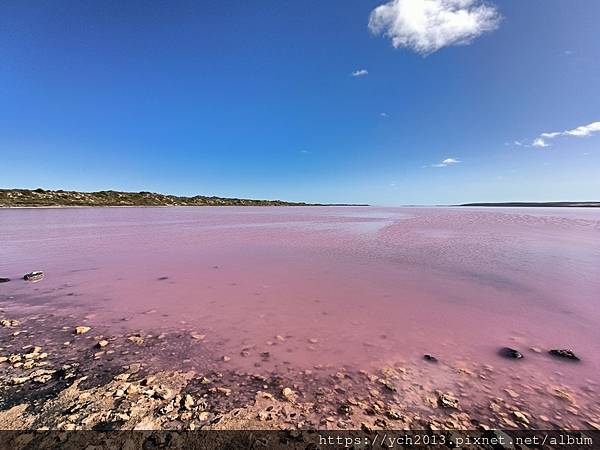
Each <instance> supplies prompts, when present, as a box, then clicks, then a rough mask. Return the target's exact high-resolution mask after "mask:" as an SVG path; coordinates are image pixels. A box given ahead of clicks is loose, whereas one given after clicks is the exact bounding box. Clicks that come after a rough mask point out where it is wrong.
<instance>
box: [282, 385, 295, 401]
mask: <svg viewBox="0 0 600 450" xmlns="http://www.w3.org/2000/svg"><path fill="white" fill-rule="evenodd" d="M281 395H283V396H284V397H285V399H286V400H288V401H291V400H292V399H293V398H294V391H292V390H291V389H290V388H289V387H286V388H283V390H282V391H281Z"/></svg>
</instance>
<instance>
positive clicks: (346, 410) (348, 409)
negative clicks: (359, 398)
mask: <svg viewBox="0 0 600 450" xmlns="http://www.w3.org/2000/svg"><path fill="white" fill-rule="evenodd" d="M338 413H340V414H343V415H350V414H352V406H350V405H349V404H348V403H342V404H341V405H340V406H339V407H338Z"/></svg>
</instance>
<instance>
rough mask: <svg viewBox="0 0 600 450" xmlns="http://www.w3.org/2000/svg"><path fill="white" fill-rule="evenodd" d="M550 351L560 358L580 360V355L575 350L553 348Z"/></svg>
mask: <svg viewBox="0 0 600 450" xmlns="http://www.w3.org/2000/svg"><path fill="white" fill-rule="evenodd" d="M548 353H550V354H551V355H552V356H556V357H558V358H567V359H572V360H573V361H579V357H578V356H577V355H576V354H575V353H573V350H569V349H560V350H556V349H553V350H550V351H549V352H548Z"/></svg>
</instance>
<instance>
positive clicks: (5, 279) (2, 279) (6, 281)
mask: <svg viewBox="0 0 600 450" xmlns="http://www.w3.org/2000/svg"><path fill="white" fill-rule="evenodd" d="M9 281H10V278H4V277H0V283H8V282H9Z"/></svg>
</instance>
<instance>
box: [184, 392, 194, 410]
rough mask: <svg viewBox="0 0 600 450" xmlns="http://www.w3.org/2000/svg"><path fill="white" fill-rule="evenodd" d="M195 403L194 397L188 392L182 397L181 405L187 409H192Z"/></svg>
mask: <svg viewBox="0 0 600 450" xmlns="http://www.w3.org/2000/svg"><path fill="white" fill-rule="evenodd" d="M195 404H196V402H194V398H193V397H192V396H191V395H190V394H185V397H184V398H183V407H184V408H185V409H188V410H189V409H192V408H193V407H194V405H195Z"/></svg>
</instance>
